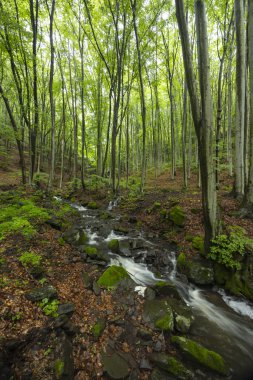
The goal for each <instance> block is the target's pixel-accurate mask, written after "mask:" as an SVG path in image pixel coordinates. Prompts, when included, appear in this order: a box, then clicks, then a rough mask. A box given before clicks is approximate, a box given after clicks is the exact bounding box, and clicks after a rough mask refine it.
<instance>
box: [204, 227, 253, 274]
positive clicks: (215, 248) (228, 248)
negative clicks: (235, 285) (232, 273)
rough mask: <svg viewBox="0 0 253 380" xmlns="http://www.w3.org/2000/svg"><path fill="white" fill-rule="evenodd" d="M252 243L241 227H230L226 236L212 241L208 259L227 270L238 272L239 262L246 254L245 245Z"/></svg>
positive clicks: (220, 236)
mask: <svg viewBox="0 0 253 380" xmlns="http://www.w3.org/2000/svg"><path fill="white" fill-rule="evenodd" d="M250 242H252V240H251V239H249V238H248V237H247V236H246V231H245V230H244V229H243V228H241V227H230V228H229V232H228V235H225V234H222V235H219V236H217V237H216V238H215V239H213V241H212V247H211V249H210V253H209V257H210V258H211V259H212V260H214V261H216V262H217V263H219V264H223V265H224V266H225V267H227V268H232V269H236V270H240V269H241V267H242V265H241V263H240V260H241V259H242V258H243V256H244V254H245V252H246V245H247V244H249V243H250Z"/></svg>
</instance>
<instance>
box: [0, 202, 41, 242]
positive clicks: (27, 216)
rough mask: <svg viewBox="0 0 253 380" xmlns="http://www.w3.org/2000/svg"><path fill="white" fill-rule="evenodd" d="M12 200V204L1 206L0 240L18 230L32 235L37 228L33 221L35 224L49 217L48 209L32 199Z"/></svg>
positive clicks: (23, 233)
mask: <svg viewBox="0 0 253 380" xmlns="http://www.w3.org/2000/svg"><path fill="white" fill-rule="evenodd" d="M11 201H12V204H10V205H7V206H2V207H0V223H1V224H0V240H2V239H4V238H5V237H6V236H8V235H10V234H11V233H16V232H19V233H21V234H22V235H23V236H25V237H28V238H29V237H32V236H33V235H34V234H35V232H36V229H35V227H34V226H33V225H32V224H31V222H32V223H33V224H35V223H41V222H43V221H45V220H47V219H49V214H48V213H47V211H46V210H44V209H43V208H41V207H37V206H36V205H35V204H34V203H33V202H31V201H28V200H23V199H20V198H13V199H11Z"/></svg>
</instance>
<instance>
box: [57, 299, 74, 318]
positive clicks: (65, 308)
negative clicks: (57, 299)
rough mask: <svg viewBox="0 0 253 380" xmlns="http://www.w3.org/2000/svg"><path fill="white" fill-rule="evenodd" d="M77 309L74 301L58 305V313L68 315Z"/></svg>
mask: <svg viewBox="0 0 253 380" xmlns="http://www.w3.org/2000/svg"><path fill="white" fill-rule="evenodd" d="M74 311H75V305H74V304H73V303H72V302H67V303H64V304H61V305H59V306H58V310H57V314H58V315H63V314H64V315H68V316H71V315H72V314H73V313H74Z"/></svg>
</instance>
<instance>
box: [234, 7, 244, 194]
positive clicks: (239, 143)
mask: <svg viewBox="0 0 253 380" xmlns="http://www.w3.org/2000/svg"><path fill="white" fill-rule="evenodd" d="M234 7H235V28H236V127H235V195H236V197H241V196H243V194H244V187H245V178H244V149H245V147H244V122H245V120H244V118H245V89H246V81H245V74H246V67H245V64H246V50H245V38H246V36H245V25H244V2H243V0H235V2H234Z"/></svg>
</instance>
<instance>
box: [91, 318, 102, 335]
mask: <svg viewBox="0 0 253 380" xmlns="http://www.w3.org/2000/svg"><path fill="white" fill-rule="evenodd" d="M104 329H105V321H104V319H99V320H98V321H97V323H96V324H95V325H94V326H92V328H91V332H92V334H93V336H94V338H95V339H98V338H99V337H100V336H101V335H102V333H103V331H104Z"/></svg>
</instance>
